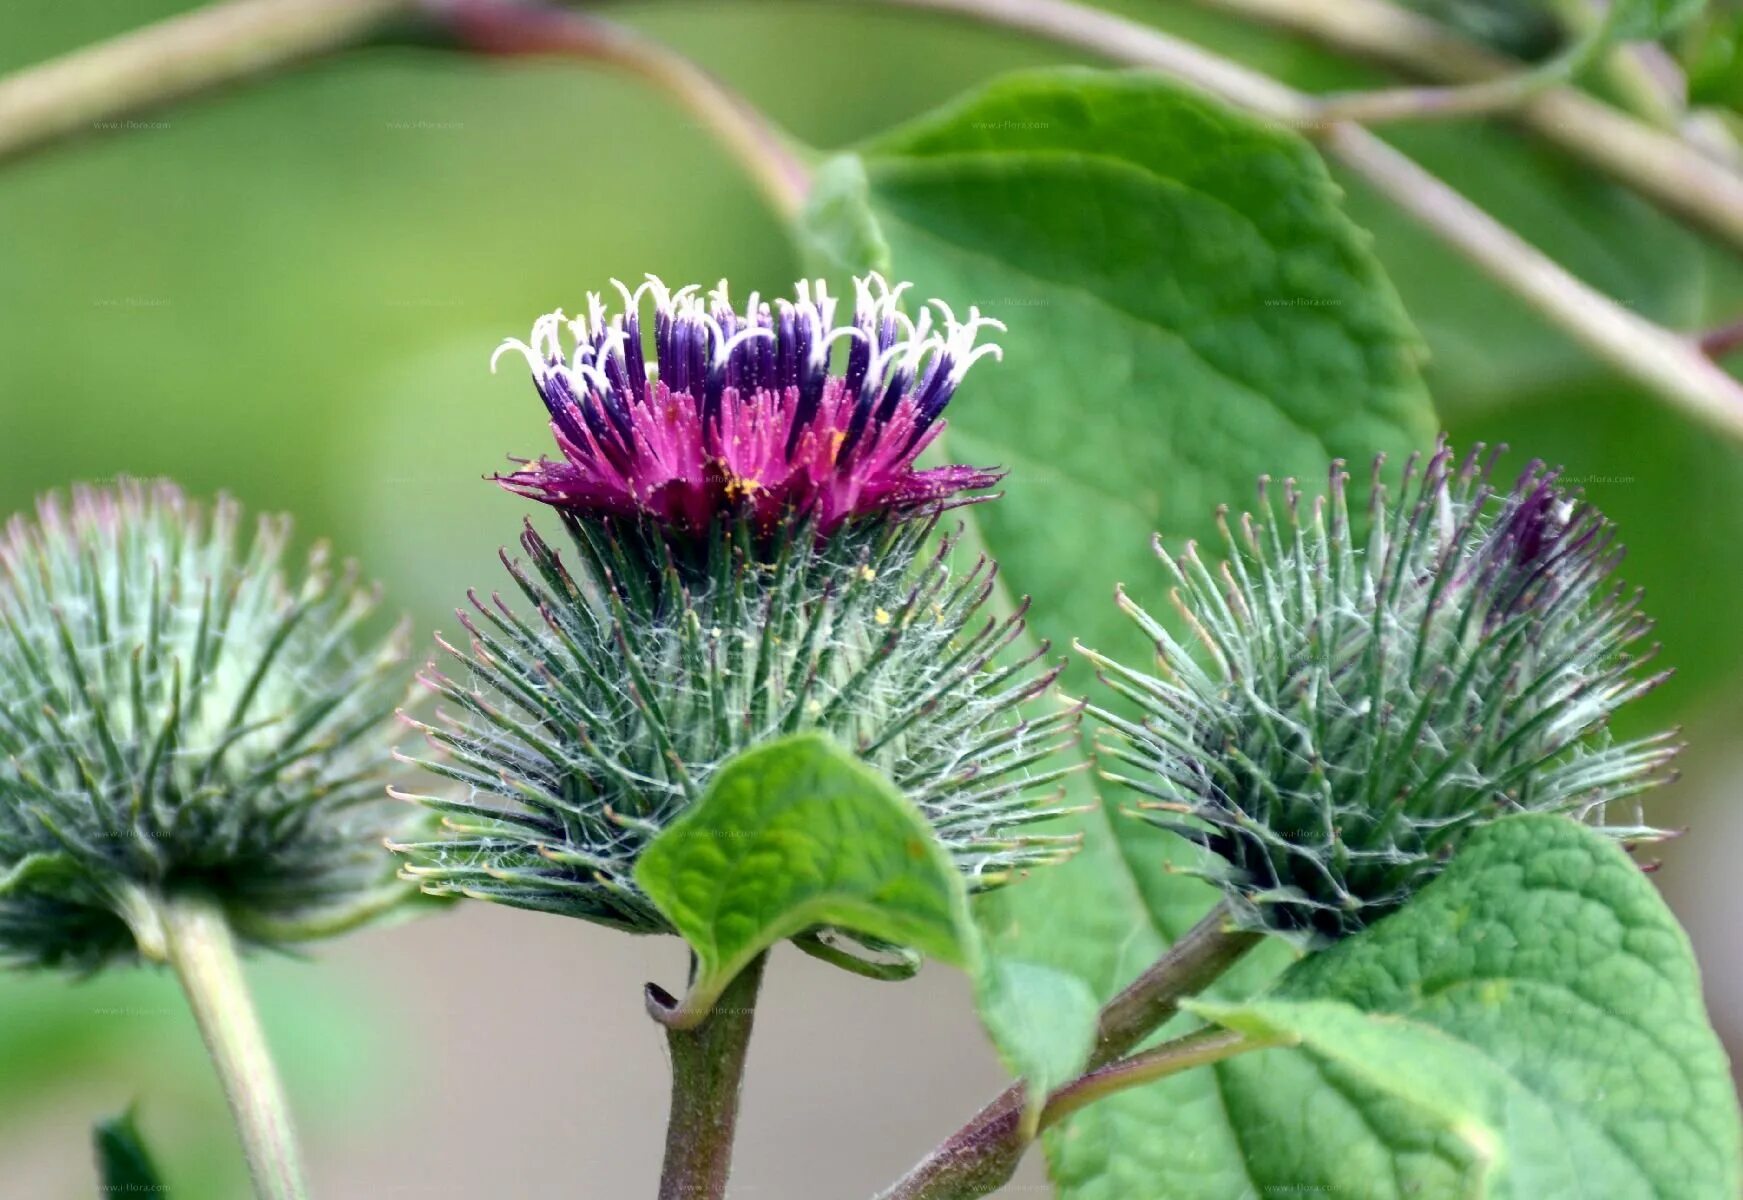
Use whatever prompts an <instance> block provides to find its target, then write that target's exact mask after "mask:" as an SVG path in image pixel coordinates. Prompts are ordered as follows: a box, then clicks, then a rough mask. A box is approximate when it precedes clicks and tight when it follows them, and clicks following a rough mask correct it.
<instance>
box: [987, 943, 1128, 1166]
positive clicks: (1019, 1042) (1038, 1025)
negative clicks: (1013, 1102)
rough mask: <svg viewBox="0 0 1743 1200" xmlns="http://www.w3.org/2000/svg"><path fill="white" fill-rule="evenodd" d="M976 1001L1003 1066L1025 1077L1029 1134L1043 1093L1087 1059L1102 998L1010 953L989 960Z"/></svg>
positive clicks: (1083, 985)
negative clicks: (1099, 998) (1005, 956)
mask: <svg viewBox="0 0 1743 1200" xmlns="http://www.w3.org/2000/svg"><path fill="white" fill-rule="evenodd" d="M975 1002H976V1003H977V1004H978V1005H979V1007H980V1019H981V1021H982V1023H983V1024H985V1025H986V1027H987V1032H988V1033H990V1034H991V1035H992V1039H993V1043H994V1045H996V1046H998V1047H999V1052H1000V1055H1001V1057H1002V1058H1003V1059H1004V1063H1005V1066H1007V1067H1009V1068H1010V1071H1011V1074H1012V1075H1015V1076H1017V1077H1018V1078H1019V1079H1023V1080H1026V1081H1027V1082H1028V1094H1027V1104H1026V1107H1025V1109H1024V1123H1025V1126H1026V1128H1027V1129H1028V1131H1029V1132H1030V1134H1031V1135H1032V1134H1033V1131H1034V1123H1035V1121H1036V1120H1037V1119H1038V1118H1039V1117H1040V1115H1041V1106H1042V1105H1043V1104H1044V1103H1045V1102H1046V1100H1047V1095H1048V1093H1049V1092H1051V1091H1052V1090H1053V1089H1054V1088H1056V1087H1058V1086H1060V1085H1061V1084H1064V1083H1069V1082H1070V1081H1071V1080H1073V1079H1075V1078H1076V1077H1077V1075H1078V1073H1079V1072H1081V1071H1082V1070H1083V1067H1084V1065H1085V1064H1086V1063H1088V1062H1089V1056H1090V1053H1091V1052H1092V1051H1093V1050H1094V1049H1095V1035H1096V1021H1097V1018H1098V1017H1099V1016H1100V1012H1101V1002H1100V1001H1099V1000H1097V999H1096V995H1095V993H1094V992H1092V991H1090V990H1089V985H1088V984H1087V983H1085V982H1084V981H1083V980H1082V979H1081V978H1080V977H1079V976H1076V975H1072V974H1070V973H1068V972H1066V971H1058V970H1054V969H1053V968H1052V967H1043V966H1038V965H1036V964H1035V963H1027V962H1021V961H1019V960H1017V959H1010V958H992V959H990V960H988V962H987V963H986V965H985V966H984V967H983V969H982V971H981V973H980V977H979V978H978V979H977V980H976V981H975Z"/></svg>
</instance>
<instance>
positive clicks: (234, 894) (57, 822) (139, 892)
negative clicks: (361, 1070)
mask: <svg viewBox="0 0 1743 1200" xmlns="http://www.w3.org/2000/svg"><path fill="white" fill-rule="evenodd" d="M241 526H242V518H241V514H240V510H239V509H238V507H237V505H236V504H235V503H233V502H232V501H230V500H228V499H220V500H219V501H218V502H217V504H216V505H214V506H213V507H212V508H211V510H210V511H209V512H208V511H207V510H206V509H205V508H203V507H202V506H201V505H199V504H197V503H195V502H193V501H191V500H189V499H188V498H186V497H185V496H184V495H183V494H182V493H181V492H180V491H179V490H178V489H177V488H176V487H174V486H173V485H172V484H169V483H166V482H155V483H143V482H137V481H123V482H121V483H119V484H118V485H116V486H115V487H112V488H94V487H81V488H77V489H75V490H74V492H73V494H72V498H71V501H70V503H68V502H66V501H64V500H62V499H61V498H60V497H58V496H50V497H47V498H45V499H44V500H43V501H42V502H41V503H40V504H39V505H38V508H37V512H36V518H35V520H34V521H33V520H29V519H27V518H25V517H23V516H18V517H14V518H13V520H12V521H11V523H10V524H9V525H8V526H7V528H6V531H5V536H4V537H3V538H0V956H4V958H5V959H6V960H8V961H10V962H11V963H13V964H15V965H22V966H39V967H64V968H69V969H72V970H75V971H80V972H90V971H94V970H97V969H98V968H100V967H102V966H104V965H106V964H109V963H112V962H116V961H124V960H133V959H145V960H148V961H154V962H165V963H168V964H170V965H171V966H173V967H174V969H175V971H176V973H177V975H178V976H179V978H180V980H181V982H182V985H183V987H184V989H185V991H186V993H187V997H188V1001H189V1004H190V1006H191V1007H192V1009H193V1012H194V1016H195V1018H196V1019H197V1021H198V1023H199V1026H200V1030H201V1033H202V1034H203V1035H204V1037H205V1039H206V1044H207V1046H208V1047H209V1049H210V1051H211V1054H212V1058H213V1061H214V1063H215V1065H216V1067H217V1070H218V1074H219V1076H220V1079H221V1081H222V1083H223V1085H224V1090H225V1094H226V1096H227V1097H228V1099H229V1101H230V1104H231V1107H232V1110H233V1111H234V1113H235V1116H236V1120H237V1124H238V1127H239V1129H240V1132H241V1135H242V1141H243V1147H244V1150H245V1152H246V1155H247V1158H248V1163H249V1167H250V1170H251V1171H252V1173H253V1176H254V1180H255V1186H256V1188H257V1190H258V1193H259V1194H260V1195H261V1196H263V1197H274V1198H281V1197H292V1196H300V1195H301V1194H302V1193H303V1184H302V1180H301V1174H300V1168H299V1166H298V1163H297V1158H296V1152H295V1147H294V1143H293V1137H292V1133H291V1128H290V1119H289V1115H288V1111H287V1109H286V1106H285V1103H284V1097H283V1095H282V1089H281V1087H280V1085H279V1082H278V1079H277V1075H276V1072H275V1071H274V1068H273V1064H272V1060H271V1058H270V1057H269V1055H268V1053H267V1049H266V1045H265V1042H264V1040H263V1038H262V1036H261V1030H260V1027H259V1024H258V1022H257V1020H256V1018H255V1015H254V1011H253V1008H252V1005H251V1003H250V1001H249V998H248V995H247V992H246V989H245V985H244V983H243V980H242V975H241V972H240V970H239V967H238V962H237V956H236V942H237V940H238V939H240V940H241V941H242V942H243V943H245V944H249V945H255V946H266V947H279V946H286V945H290V944H292V943H296V942H301V941H305V940H308V939H311V938H316V937H320V936H324V935H327V934H330V933H334V932H337V931H340V930H342V929H345V928H348V927H350V926H353V925H356V924H358V923H360V922H362V921H365V920H367V919H369V918H371V917H372V916H375V915H377V914H379V913H381V912H383V911H385V910H387V909H388V908H390V907H392V906H393V905H394V904H395V903H397V902H398V901H399V900H401V899H404V898H405V896H406V894H407V893H406V889H405V888H404V887H403V885H400V884H398V883H397V882H396V881H395V880H394V879H393V873H392V868H391V859H390V858H389V857H388V856H387V855H386V854H385V853H383V852H382V850H381V847H380V842H381V839H382V838H383V837H384V836H385V835H386V834H388V833H389V832H391V831H392V830H393V829H394V828H395V826H396V824H403V821H401V820H400V812H401V810H400V809H399V808H398V807H397V806H395V805H393V804H392V803H391V802H389V801H387V800H386V799H385V797H383V796H382V786H383V779H382V770H381V763H382V760H383V758H384V757H385V750H386V744H387V739H386V736H385V727H384V719H385V718H388V717H389V716H390V715H391V713H392V711H393V708H394V706H395V704H396V702H397V701H398V700H399V699H400V697H401V696H402V695H403V690H404V683H403V681H402V680H401V678H400V669H401V663H402V660H403V659H404V656H405V647H404V642H405V638H404V635H403V629H402V630H399V631H396V632H394V633H392V634H390V635H388V636H386V637H385V638H381V637H379V636H370V635H369V633H368V627H369V624H370V617H371V614H372V612H373V610H374V608H375V605H376V597H375V593H374V592H373V590H371V589H367V588H364V587H361V586H359V583H358V580H357V578H356V573H355V571H354V570H353V569H352V568H350V567H346V568H344V569H343V570H342V571H339V572H335V571H334V570H333V569H332V568H331V567H330V566H329V563H328V561H327V553H326V551H325V549H324V548H323V547H317V548H316V549H315V550H314V551H313V553H312V554H311V556H310V559H309V562H308V565H307V568H306V569H305V570H304V571H303V572H302V573H300V574H295V575H293V574H291V573H290V572H288V571H287V570H286V569H285V567H284V566H283V563H282V559H283V557H284V554H285V551H286V544H287V540H288V538H289V534H290V524H289V521H288V520H287V519H284V518H263V519H262V520H261V521H260V522H259V524H258V526H257V527H256V529H255V531H254V533H253V536H252V537H251V538H248V537H244V536H243V534H244V531H243V529H242V528H241Z"/></svg>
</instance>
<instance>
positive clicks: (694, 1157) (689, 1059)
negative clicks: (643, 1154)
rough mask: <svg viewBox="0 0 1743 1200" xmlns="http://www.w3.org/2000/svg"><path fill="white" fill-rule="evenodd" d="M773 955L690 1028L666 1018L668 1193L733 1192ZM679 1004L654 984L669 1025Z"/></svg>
mask: <svg viewBox="0 0 1743 1200" xmlns="http://www.w3.org/2000/svg"><path fill="white" fill-rule="evenodd" d="M767 957H768V956H767V955H766V954H764V955H758V956H757V958H756V960H755V961H754V962H752V963H751V964H750V966H748V967H746V968H745V969H744V970H743V971H741V972H739V974H738V975H737V977H736V978H734V979H733V981H732V982H731V983H730V984H728V985H727V988H726V991H725V992H723V993H721V996H720V999H719V1001H718V1002H716V1004H715V1005H714V1009H713V1011H712V1012H710V1013H709V1014H708V1016H707V1017H706V1018H704V1019H703V1020H702V1021H701V1022H700V1023H699V1024H697V1025H695V1026H693V1027H691V1028H688V1029H675V1028H673V1027H671V1026H670V1025H669V1024H666V1045H667V1047H668V1048H669V1050H670V1051H671V1056H672V1110H671V1117H670V1119H669V1120H668V1121H667V1123H666V1165H665V1168H664V1170H663V1171H662V1172H661V1174H660V1200H721V1197H723V1196H725V1195H726V1180H727V1176H728V1174H729V1173H730V1172H731V1170H732V1142H733V1134H734V1132H735V1130H736V1129H737V1126H738V1096H739V1091H740V1089H741V1087H742V1086H743V1083H744V1063H745V1056H746V1053H747V1051H748V1049H749V1047H750V1031H751V1022H752V1020H753V1018H754V1017H755V1015H756V997H757V989H758V987H759V986H760V985H761V983H762V977H763V964H764V962H765V961H766V959H767ZM676 1005H677V1001H676V999H675V998H673V997H672V996H670V995H667V994H666V993H665V992H664V991H662V990H661V989H660V988H658V987H655V986H654V985H653V984H649V985H648V1007H649V1010H650V1012H652V1013H653V1015H654V1017H655V1019H656V1020H660V1021H661V1023H662V1024H665V1022H664V1020H663V1019H662V1018H663V1016H664V1014H667V1013H670V1012H671V1010H672V1009H673V1008H675V1007H676Z"/></svg>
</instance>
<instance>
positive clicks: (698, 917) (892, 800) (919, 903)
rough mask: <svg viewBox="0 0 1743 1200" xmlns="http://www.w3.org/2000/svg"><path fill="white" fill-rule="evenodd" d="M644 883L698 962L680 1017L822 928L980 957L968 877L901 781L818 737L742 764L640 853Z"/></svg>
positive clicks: (732, 766)
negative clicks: (761, 958) (754, 964)
mask: <svg viewBox="0 0 1743 1200" xmlns="http://www.w3.org/2000/svg"><path fill="white" fill-rule="evenodd" d="M635 878H636V882H637V883H638V884H640V885H641V887H642V889H643V890H644V891H646V892H647V894H648V896H649V897H650V898H651V899H652V900H653V902H654V903H655V904H656V905H657V906H658V907H659V910H660V911H661V912H662V913H664V914H665V916H666V918H667V919H668V920H670V921H671V922H672V924H673V925H674V926H675V927H676V928H677V930H678V932H679V933H681V934H682V935H683V936H684V940H685V941H687V942H689V943H690V948H691V949H692V950H693V951H695V954H696V962H697V966H696V973H695V978H694V979H693V980H692V981H691V985H690V994H689V995H688V996H686V997H685V999H684V1003H683V1007H682V1009H681V1010H680V1014H679V1018H678V1019H679V1021H680V1022H686V1021H689V1020H699V1019H701V1018H702V1017H704V1016H706V1015H707V1013H708V1010H709V1009H710V1008H711V1007H712V1006H713V1004H714V1001H715V1000H716V999H717V998H718V997H719V995H720V993H721V992H722V991H723V990H724V989H725V987H726V985H727V984H728V983H731V982H732V979H733V977H734V976H736V975H737V974H738V973H739V972H740V971H742V970H743V969H744V968H745V967H746V966H747V965H749V964H750V962H751V961H752V960H753V959H755V958H756V956H757V955H759V954H761V953H762V952H763V951H765V950H767V949H768V948H769V947H770V946H773V945H774V944H775V943H777V942H779V941H782V940H783V939H785V938H789V937H793V936H794V935H796V934H799V933H802V932H804V931H805V930H808V929H811V928H813V927H815V926H819V925H827V926H839V927H841V928H843V929H847V930H851V931H852V932H854V933H862V934H867V935H870V936H871V937H874V938H879V939H882V940H884V941H888V942H893V943H896V944H899V945H903V946H911V947H913V948H914V949H915V950H917V951H920V952H921V953H924V954H930V955H932V956H933V957H934V958H938V959H941V960H943V961H945V962H951V963H956V964H958V965H961V966H972V965H973V964H974V958H975V938H974V927H973V924H972V922H970V920H969V918H968V899H967V893H966V892H965V890H964V888H963V884H962V877H961V875H960V874H958V872H957V871H956V869H955V867H954V866H952V864H951V862H950V858H949V856H948V855H947V854H946V853H945V851H944V849H943V847H942V846H940V845H939V844H938V840H937V839H936V838H935V837H934V836H933V834H932V829H931V826H929V825H928V824H927V823H926V818H925V817H924V816H922V815H921V814H920V811H919V810H918V809H917V808H915V807H914V806H913V804H912V803H910V802H909V801H908V799H907V798H906V797H904V796H903V795H902V794H901V793H900V792H899V791H897V790H896V787H895V785H894V784H892V783H890V781H889V780H888V779H885V778H884V777H883V776H882V775H880V774H879V773H878V772H877V771H875V770H874V769H872V768H871V767H869V766H867V765H866V764H865V763H864V762H862V761H860V759H858V758H857V757H855V756H854V755H852V754H850V753H849V752H848V751H846V750H844V749H842V748H841V747H840V746H838V745H836V744H835V743H834V742H833V741H831V740H830V739H829V738H828V737H827V736H825V735H823V734H820V733H802V734H795V735H793V736H792V737H786V738H781V739H779V740H777V741H774V742H769V743H767V744H765V745H762V746H758V747H756V748H754V749H751V750H746V751H745V752H744V753H742V754H739V755H737V756H736V757H734V758H733V759H732V760H731V761H729V762H728V763H727V764H726V765H725V766H723V767H722V768H721V769H720V771H719V773H718V774H716V775H715V776H714V779H713V780H712V781H711V782H710V783H709V785H708V790H707V792H706V793H704V794H703V796H702V798H701V799H700V800H698V801H697V802H696V804H695V806H694V807H692V808H691V809H689V810H688V811H687V812H685V814H684V815H683V816H682V817H680V818H679V819H678V820H677V821H674V822H673V823H672V824H671V826H669V827H668V828H667V829H666V830H665V831H664V832H663V833H661V834H660V836H659V837H657V838H655V839H654V840H653V842H652V843H651V844H650V845H649V846H648V848H647V850H646V851H644V852H643V853H642V856H641V860H640V861H639V862H638V863H637V864H636V870H635Z"/></svg>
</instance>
